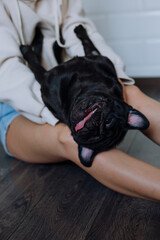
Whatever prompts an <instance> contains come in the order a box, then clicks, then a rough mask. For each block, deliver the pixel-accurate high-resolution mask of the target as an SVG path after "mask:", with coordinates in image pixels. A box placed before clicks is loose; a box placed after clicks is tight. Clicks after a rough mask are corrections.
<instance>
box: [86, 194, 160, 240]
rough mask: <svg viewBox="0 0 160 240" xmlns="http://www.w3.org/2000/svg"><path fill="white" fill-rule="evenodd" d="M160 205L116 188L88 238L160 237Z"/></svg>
mask: <svg viewBox="0 0 160 240" xmlns="http://www.w3.org/2000/svg"><path fill="white" fill-rule="evenodd" d="M159 239H160V204H159V203H153V202H150V201H146V200H140V199H136V198H131V197H127V196H124V195H121V194H119V193H115V192H113V191H111V192H110V194H108V196H106V199H105V201H104V202H103V205H102V207H101V211H99V214H98V216H97V218H96V219H95V222H94V224H92V227H91V229H90V231H89V232H88V235H87V237H86V240H159Z"/></svg>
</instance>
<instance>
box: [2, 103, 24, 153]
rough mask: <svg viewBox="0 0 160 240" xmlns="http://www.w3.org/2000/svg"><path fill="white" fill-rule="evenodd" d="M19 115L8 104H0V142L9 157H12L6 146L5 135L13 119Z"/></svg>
mask: <svg viewBox="0 0 160 240" xmlns="http://www.w3.org/2000/svg"><path fill="white" fill-rule="evenodd" d="M19 115H20V114H19V113H18V112H16V110H14V109H13V108H12V107H11V106H9V105H8V104H5V103H2V102H0V141H1V143H2V145H3V147H4V150H5V152H6V153H7V154H8V155H9V156H12V155H11V154H10V153H9V152H8V150H7V146H6V134H7V130H8V127H9V125H10V124H11V122H12V121H13V119H14V118H16V117H17V116H19Z"/></svg>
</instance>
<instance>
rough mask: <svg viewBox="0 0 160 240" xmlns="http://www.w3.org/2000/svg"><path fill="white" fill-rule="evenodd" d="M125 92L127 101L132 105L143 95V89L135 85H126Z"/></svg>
mask: <svg viewBox="0 0 160 240" xmlns="http://www.w3.org/2000/svg"><path fill="white" fill-rule="evenodd" d="M125 94H126V101H127V103H128V104H131V105H133V104H134V103H135V102H137V101H139V100H140V99H141V97H142V96H143V93H142V91H141V90H140V89H139V88H138V87H137V86H135V85H131V86H125Z"/></svg>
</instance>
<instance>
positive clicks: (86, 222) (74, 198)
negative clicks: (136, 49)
mask: <svg viewBox="0 0 160 240" xmlns="http://www.w3.org/2000/svg"><path fill="white" fill-rule="evenodd" d="M158 92H159V91H158V90H157V89H155V90H154V89H152V90H151V91H149V92H148V94H150V95H151V96H153V97H155V98H157V99H159V96H160V95H159V93H158ZM120 148H121V149H122V150H125V151H126V152H127V153H129V154H132V155H134V156H136V157H138V158H140V159H142V160H144V161H147V162H150V163H151V164H153V165H155V166H157V167H160V148H159V147H158V146H156V145H155V144H154V143H152V142H151V141H150V140H148V139H147V138H145V137H144V136H143V135H142V134H141V133H140V132H138V131H137V132H135V131H130V132H129V134H128V135H127V137H126V138H125V140H124V142H123V143H122V144H121V146H120ZM84 239H85V240H160V203H154V202H150V201H146V200H140V199H136V198H131V197H128V196H124V195H122V194H119V193H116V192H114V191H112V190H110V189H108V188H106V187H104V186H102V185H101V184H100V183H98V182H97V181H96V180H94V179H93V178H92V177H90V176H89V175H88V174H87V173H85V172H84V171H83V170H81V169H80V168H78V167H77V166H75V165H74V164H72V163H70V162H66V163H61V164H54V165H34V164H27V163H23V162H21V161H18V160H16V159H13V158H10V157H7V156H6V155H5V153H4V152H3V150H2V148H0V240H84Z"/></svg>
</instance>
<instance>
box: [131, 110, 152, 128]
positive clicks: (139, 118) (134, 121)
mask: <svg viewBox="0 0 160 240" xmlns="http://www.w3.org/2000/svg"><path fill="white" fill-rule="evenodd" d="M127 124H128V128H129V129H139V130H145V129H147V128H148V127H149V121H148V119H147V118H146V117H145V116H144V115H143V114H142V113H141V112H139V111H138V110H136V109H134V108H132V109H131V110H130V111H129V114H128V122H127Z"/></svg>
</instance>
